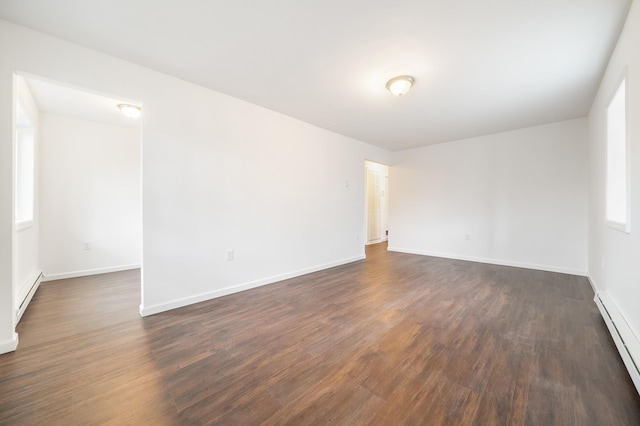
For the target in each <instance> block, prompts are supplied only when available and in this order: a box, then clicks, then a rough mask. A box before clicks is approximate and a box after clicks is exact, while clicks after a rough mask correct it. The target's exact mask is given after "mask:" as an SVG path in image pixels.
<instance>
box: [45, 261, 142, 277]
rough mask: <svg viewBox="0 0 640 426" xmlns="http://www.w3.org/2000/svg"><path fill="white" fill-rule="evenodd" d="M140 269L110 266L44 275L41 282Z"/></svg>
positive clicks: (132, 266)
mask: <svg viewBox="0 0 640 426" xmlns="http://www.w3.org/2000/svg"><path fill="white" fill-rule="evenodd" d="M138 268H140V264H139V263H135V264H131V265H120V266H110V267H108V268H98V269H86V270H84V271H74V272H63V273H59V274H48V273H45V274H44V278H43V279H42V281H54V280H64V279H67V278H77V277H86V276H87V275H98V274H107V273H109V272H120V271H128V270H129V269H138Z"/></svg>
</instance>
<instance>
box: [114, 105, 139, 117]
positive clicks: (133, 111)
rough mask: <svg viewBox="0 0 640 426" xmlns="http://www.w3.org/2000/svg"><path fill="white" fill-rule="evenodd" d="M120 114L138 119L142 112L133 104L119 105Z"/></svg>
mask: <svg viewBox="0 0 640 426" xmlns="http://www.w3.org/2000/svg"><path fill="white" fill-rule="evenodd" d="M118 108H120V112H122V114H123V115H124V116H125V117H127V118H138V117H140V114H142V111H141V109H140V107H139V106H137V105H131V104H119V105H118Z"/></svg>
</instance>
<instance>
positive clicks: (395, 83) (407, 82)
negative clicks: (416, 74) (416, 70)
mask: <svg viewBox="0 0 640 426" xmlns="http://www.w3.org/2000/svg"><path fill="white" fill-rule="evenodd" d="M413 82H414V80H413V77H410V76H408V75H400V76H398V77H393V78H392V79H391V80H389V81H388V82H387V89H389V91H390V92H391V93H393V94H394V95H396V96H402V95H404V94H405V93H407V92H408V91H409V89H411V86H413Z"/></svg>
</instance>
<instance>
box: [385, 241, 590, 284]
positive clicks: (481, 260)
mask: <svg viewBox="0 0 640 426" xmlns="http://www.w3.org/2000/svg"><path fill="white" fill-rule="evenodd" d="M387 251H397V252H400V253H408V254H419V255H422V256H433V257H442V258H446V259H455V260H466V261H469V262H479V263H488V264H491V265H500V266H513V267H516V268H524V269H535V270H538V271H548V272H558V273H561V274H570V275H579V276H581V277H586V276H587V271H586V270H584V271H583V270H580V269H571V268H564V267H561V266H552V265H538V264H535V263H526V262H514V261H511V260H502V259H492V258H486V257H474V256H464V255H459V254H452V253H441V252H433V251H425V250H413V249H406V248H401V247H388V248H387Z"/></svg>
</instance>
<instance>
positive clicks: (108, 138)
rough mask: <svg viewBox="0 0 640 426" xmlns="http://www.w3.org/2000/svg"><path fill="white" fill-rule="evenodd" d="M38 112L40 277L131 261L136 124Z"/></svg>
mask: <svg viewBox="0 0 640 426" xmlns="http://www.w3.org/2000/svg"><path fill="white" fill-rule="evenodd" d="M40 117H41V119H40V140H41V149H40V178H41V185H40V188H41V191H40V201H41V202H40V205H41V210H42V214H41V227H40V229H41V232H40V249H41V252H40V259H41V263H42V269H43V272H44V274H45V276H46V278H47V279H58V278H66V277H71V276H81V275H88V274H92V273H101V272H109V271H114V270H123V269H130V268H135V267H139V265H140V262H141V257H142V253H141V249H142V247H141V245H142V206H141V204H142V197H141V182H140V166H141V163H140V137H141V132H140V129H137V128H129V127H116V126H112V125H108V124H102V123H96V122H92V121H86V120H78V119H75V118H71V117H65V116H60V115H54V114H41V116H40ZM85 243H88V244H89V248H90V249H89V250H86V249H85Z"/></svg>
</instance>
